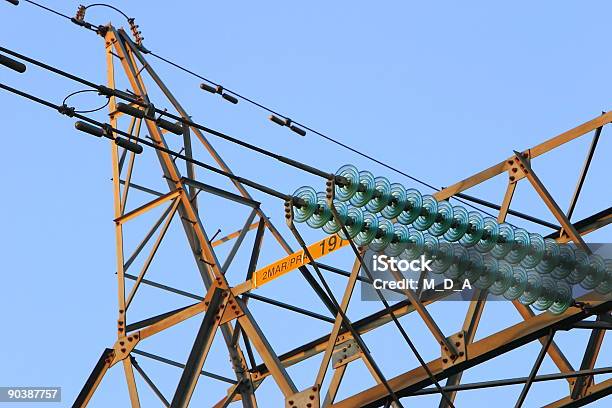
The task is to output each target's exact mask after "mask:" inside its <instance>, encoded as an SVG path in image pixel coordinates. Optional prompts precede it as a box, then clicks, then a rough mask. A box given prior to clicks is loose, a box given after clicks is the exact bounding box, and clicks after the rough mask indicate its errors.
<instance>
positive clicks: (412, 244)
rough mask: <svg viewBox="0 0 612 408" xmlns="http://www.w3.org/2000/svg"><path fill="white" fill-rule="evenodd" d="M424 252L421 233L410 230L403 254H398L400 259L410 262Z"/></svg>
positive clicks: (423, 239) (423, 241)
mask: <svg viewBox="0 0 612 408" xmlns="http://www.w3.org/2000/svg"><path fill="white" fill-rule="evenodd" d="M424 250H425V238H424V237H423V233H422V232H421V231H417V230H410V234H409V235H408V243H407V244H406V248H405V249H404V252H402V253H401V254H400V258H401V259H405V260H407V261H412V260H413V259H417V258H418V257H419V256H421V255H422V254H423V251H424Z"/></svg>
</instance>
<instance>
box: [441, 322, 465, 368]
mask: <svg viewBox="0 0 612 408" xmlns="http://www.w3.org/2000/svg"><path fill="white" fill-rule="evenodd" d="M465 339H466V333H465V332H464V331H463V330H462V331H460V332H458V333H455V334H453V335H451V336H449V337H447V338H446V342H447V343H448V344H450V346H451V347H452V350H448V347H447V346H446V345H445V344H444V342H441V343H442V344H441V349H442V353H441V354H442V366H443V367H444V368H445V369H446V368H448V367H452V366H454V365H455V364H457V363H460V362H463V361H466V360H467V346H466V341H465Z"/></svg>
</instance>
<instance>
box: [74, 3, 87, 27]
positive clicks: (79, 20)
mask: <svg viewBox="0 0 612 408" xmlns="http://www.w3.org/2000/svg"><path fill="white" fill-rule="evenodd" d="M86 10H87V7H85V6H84V5H82V4H81V5H80V6H79V8H78V9H77V12H76V15H75V16H74V17H72V18H71V19H70V21H72V22H73V23H74V24H76V25H80V26H81V27H85V28H92V27H93V26H92V25H91V24H90V23H88V22H86V21H85V11H86Z"/></svg>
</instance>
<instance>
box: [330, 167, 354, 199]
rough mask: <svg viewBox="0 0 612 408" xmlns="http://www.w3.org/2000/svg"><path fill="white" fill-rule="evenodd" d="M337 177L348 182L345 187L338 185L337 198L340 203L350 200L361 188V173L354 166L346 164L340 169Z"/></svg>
mask: <svg viewBox="0 0 612 408" xmlns="http://www.w3.org/2000/svg"><path fill="white" fill-rule="evenodd" d="M336 176H342V177H344V178H345V179H346V180H347V181H348V184H347V185H343V186H340V185H338V184H336V197H335V198H336V199H337V200H339V201H348V200H350V199H351V198H352V197H353V196H354V195H355V193H357V189H358V188H359V171H358V170H357V168H356V167H355V166H353V165H352V164H345V165H344V166H342V167H340V168H339V169H338V171H337V172H336Z"/></svg>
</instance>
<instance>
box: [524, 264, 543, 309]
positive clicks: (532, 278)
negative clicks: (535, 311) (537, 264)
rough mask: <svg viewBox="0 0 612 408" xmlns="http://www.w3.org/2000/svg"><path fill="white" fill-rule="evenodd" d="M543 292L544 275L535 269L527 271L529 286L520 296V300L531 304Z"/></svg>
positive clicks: (525, 303)
mask: <svg viewBox="0 0 612 408" xmlns="http://www.w3.org/2000/svg"><path fill="white" fill-rule="evenodd" d="M541 293H542V277H541V276H540V274H538V273H537V272H534V271H529V272H528V273H527V286H526V287H525V290H524V291H523V294H522V295H521V297H520V298H519V302H521V303H522V304H524V305H530V304H532V303H533V302H535V301H536V300H538V298H539V297H540V294H541Z"/></svg>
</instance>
